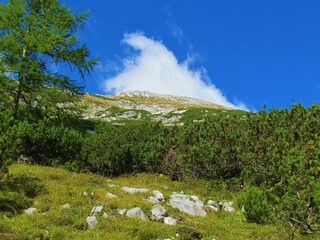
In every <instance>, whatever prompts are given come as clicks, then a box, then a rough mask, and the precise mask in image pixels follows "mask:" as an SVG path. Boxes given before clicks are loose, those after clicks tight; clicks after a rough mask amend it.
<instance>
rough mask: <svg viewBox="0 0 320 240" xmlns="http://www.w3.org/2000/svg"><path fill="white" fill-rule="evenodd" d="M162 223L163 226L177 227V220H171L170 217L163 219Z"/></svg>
mask: <svg viewBox="0 0 320 240" xmlns="http://www.w3.org/2000/svg"><path fill="white" fill-rule="evenodd" d="M163 222H164V224H167V225H171V226H173V225H177V223H178V220H177V219H174V218H172V217H165V218H164V219H163Z"/></svg>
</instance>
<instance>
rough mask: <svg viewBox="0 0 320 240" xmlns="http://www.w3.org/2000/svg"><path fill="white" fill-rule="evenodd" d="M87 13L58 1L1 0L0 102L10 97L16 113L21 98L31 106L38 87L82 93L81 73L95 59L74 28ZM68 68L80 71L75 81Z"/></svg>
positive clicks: (82, 80) (77, 26)
mask: <svg viewBox="0 0 320 240" xmlns="http://www.w3.org/2000/svg"><path fill="white" fill-rule="evenodd" d="M87 16H88V13H87V12H84V13H81V14H74V13H72V11H71V10H70V9H68V8H66V7H65V6H64V5H61V4H59V1H58V0H8V1H7V4H3V3H0V88H1V89H2V90H1V91H0V97H1V98H2V99H1V101H2V102H3V101H5V98H7V99H10V101H11V105H10V107H11V108H12V110H13V115H14V117H15V118H19V117H20V116H19V115H20V111H21V110H20V109H21V105H22V103H23V105H25V106H31V105H32V103H33V102H34V100H35V97H36V93H37V92H38V91H39V90H40V89H41V88H42V87H43V86H54V87H57V88H59V89H61V90H66V91H67V92H69V93H76V94H77V93H80V92H81V89H82V87H83V86H81V84H82V83H83V82H84V78H85V76H86V75H87V74H90V73H91V72H92V70H93V67H94V66H95V64H96V63H97V59H96V58H92V57H90V52H89V50H88V48H87V46H86V45H85V44H80V41H79V36H78V30H79V29H81V28H82V27H83V26H84V23H85V21H86V19H87ZM58 69H64V73H62V71H60V72H59V71H57V70H58ZM66 69H68V70H66ZM69 70H70V71H69ZM73 71H76V72H78V73H79V76H80V77H79V79H78V80H74V79H72V77H71V76H70V72H73ZM3 99H4V100H3Z"/></svg>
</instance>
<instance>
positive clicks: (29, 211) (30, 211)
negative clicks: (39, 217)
mask: <svg viewBox="0 0 320 240" xmlns="http://www.w3.org/2000/svg"><path fill="white" fill-rule="evenodd" d="M35 211H37V209H36V208H28V209H26V210H24V212H25V214H27V215H32V214H33V213H34V212H35Z"/></svg>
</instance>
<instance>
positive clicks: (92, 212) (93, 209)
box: [90, 206, 103, 215]
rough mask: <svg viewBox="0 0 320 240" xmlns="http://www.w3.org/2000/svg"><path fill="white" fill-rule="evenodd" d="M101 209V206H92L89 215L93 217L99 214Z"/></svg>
mask: <svg viewBox="0 0 320 240" xmlns="http://www.w3.org/2000/svg"><path fill="white" fill-rule="evenodd" d="M102 209H103V206H94V207H93V208H92V210H91V213H90V214H92V215H95V214H98V213H101V212H102Z"/></svg>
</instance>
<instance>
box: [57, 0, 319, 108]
mask: <svg viewBox="0 0 320 240" xmlns="http://www.w3.org/2000/svg"><path fill="white" fill-rule="evenodd" d="M60 3H64V4H66V6H67V7H70V8H71V9H72V10H73V11H74V12H77V13H79V12H83V11H85V10H89V11H90V16H89V19H88V21H87V23H86V27H85V28H84V29H83V30H82V31H81V32H80V37H81V41H83V42H85V43H87V45H88V47H89V49H90V50H91V52H92V54H93V55H94V56H98V57H99V58H100V64H99V66H97V67H96V68H95V72H94V73H93V74H92V75H91V76H89V77H88V78H87V81H86V89H85V90H86V91H87V92H91V93H99V94H106V93H110V92H118V91H122V90H133V88H135V87H136V88H144V87H145V88H146V90H150V89H151V90H154V91H156V90H158V91H160V92H167V93H177V94H179V95H183V93H185V94H186V95H190V96H193V97H199V98H200V97H201V96H202V98H204V99H207V100H210V101H217V102H218V103H223V104H226V105H228V104H229V105H230V106H237V107H240V108H246V109H251V110H259V109H261V108H262V107H263V105H264V104H267V107H268V108H272V107H273V108H283V107H290V105H291V104H292V102H296V103H297V102H301V103H302V104H303V105H304V106H309V105H310V104H311V103H314V102H318V103H319V97H320V1H318V0H308V1H305V0H304V1H303V0H299V1H298V0H223V1H221V0H220V1H218V0H94V1H74V0H60Z"/></svg>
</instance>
